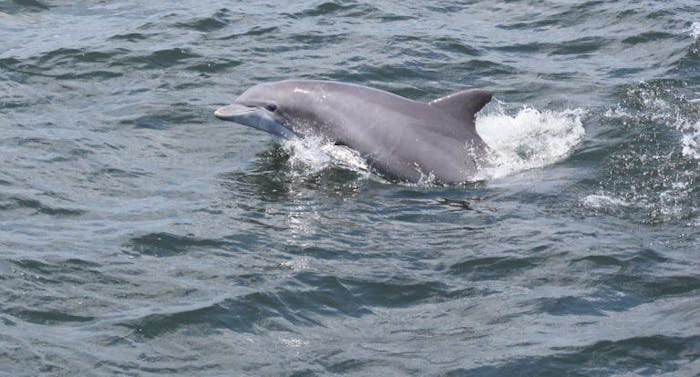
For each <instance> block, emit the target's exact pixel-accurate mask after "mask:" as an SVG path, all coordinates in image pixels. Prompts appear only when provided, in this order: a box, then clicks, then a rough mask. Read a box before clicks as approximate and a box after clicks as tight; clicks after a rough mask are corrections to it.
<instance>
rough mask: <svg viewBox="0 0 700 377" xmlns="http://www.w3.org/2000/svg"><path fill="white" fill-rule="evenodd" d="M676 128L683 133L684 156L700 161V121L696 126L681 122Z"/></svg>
mask: <svg viewBox="0 0 700 377" xmlns="http://www.w3.org/2000/svg"><path fill="white" fill-rule="evenodd" d="M676 127H677V128H678V129H679V130H680V131H681V132H682V133H683V136H681V145H682V146H683V150H682V152H681V153H683V156H685V157H689V158H693V159H696V160H700V121H698V122H695V124H693V123H690V122H680V123H679V124H678V125H677V126H676Z"/></svg>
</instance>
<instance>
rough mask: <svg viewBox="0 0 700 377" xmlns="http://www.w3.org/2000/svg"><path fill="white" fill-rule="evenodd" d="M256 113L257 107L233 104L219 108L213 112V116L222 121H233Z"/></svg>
mask: <svg viewBox="0 0 700 377" xmlns="http://www.w3.org/2000/svg"><path fill="white" fill-rule="evenodd" d="M256 111H258V108H257V107H251V106H246V105H241V104H238V103H233V104H230V105H228V106H224V107H220V108H219V109H217V110H216V111H214V116H215V117H217V118H219V119H222V120H235V119H237V118H240V117H241V116H245V115H247V114H250V113H253V112H256Z"/></svg>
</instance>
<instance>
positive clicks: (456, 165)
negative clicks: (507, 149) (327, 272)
mask: <svg viewBox="0 0 700 377" xmlns="http://www.w3.org/2000/svg"><path fill="white" fill-rule="evenodd" d="M491 97H492V93H491V92H490V91H488V90H480V89H474V90H466V91H461V92H457V93H454V94H450V95H448V96H445V97H442V98H439V99H436V100H434V101H431V102H427V103H426V102H419V101H414V100H411V99H408V98H405V97H401V96H399V95H396V94H392V93H389V92H386V91H383V90H378V89H373V88H369V87H365V86H361V85H356V84H349V83H343V82H335V81H316V80H288V81H279V82H270V83H263V84H259V85H256V86H253V87H252V88H250V89H248V90H246V91H245V92H244V93H243V94H241V95H240V96H239V97H238V98H237V99H236V100H235V101H234V102H233V103H232V104H231V105H228V106H224V107H221V108H219V109H218V110H216V112H214V115H215V116H216V117H217V118H219V119H223V120H227V121H232V122H236V123H239V124H243V125H246V126H249V127H253V128H257V129H261V130H263V131H267V132H269V133H271V134H273V135H276V136H279V137H282V138H287V139H292V138H297V137H309V136H312V135H316V136H320V137H321V138H322V139H323V140H324V141H328V142H333V143H335V144H339V145H345V146H347V147H349V148H351V149H353V150H356V151H357V152H359V154H360V155H361V156H362V157H363V158H365V159H366V160H367V161H368V162H369V163H370V166H372V167H373V168H374V169H375V170H377V171H379V172H380V173H382V174H383V175H384V176H387V177H388V178H390V179H395V180H400V181H408V182H419V181H421V180H422V179H426V178H432V179H433V180H437V181H438V182H441V183H448V184H449V183H462V182H469V181H476V180H479V178H478V174H477V173H478V171H479V168H480V167H482V166H483V165H484V164H485V161H486V160H485V157H486V156H487V155H488V152H489V148H488V146H487V145H486V144H485V143H484V141H483V140H482V139H481V137H479V135H478V134H477V132H476V128H475V126H474V117H475V114H476V113H477V112H478V111H479V110H481V108H483V107H484V106H485V105H486V104H487V103H488V102H489V101H490V100H491Z"/></svg>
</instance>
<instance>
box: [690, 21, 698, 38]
mask: <svg viewBox="0 0 700 377" xmlns="http://www.w3.org/2000/svg"><path fill="white" fill-rule="evenodd" d="M690 36H691V37H693V38H696V39H697V38H700V22H693V24H692V25H690Z"/></svg>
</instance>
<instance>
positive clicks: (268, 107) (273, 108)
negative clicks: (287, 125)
mask: <svg viewBox="0 0 700 377" xmlns="http://www.w3.org/2000/svg"><path fill="white" fill-rule="evenodd" d="M265 109H266V110H267V111H269V112H271V113H274V112H275V111H277V105H275V104H274V103H271V104H269V105H265Z"/></svg>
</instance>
